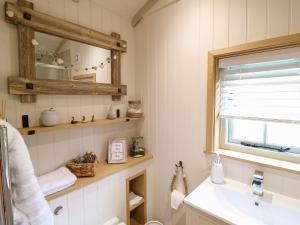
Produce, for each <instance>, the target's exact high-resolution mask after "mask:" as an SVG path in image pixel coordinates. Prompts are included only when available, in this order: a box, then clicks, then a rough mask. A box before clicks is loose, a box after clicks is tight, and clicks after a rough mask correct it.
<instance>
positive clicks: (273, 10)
mask: <svg viewBox="0 0 300 225" xmlns="http://www.w3.org/2000/svg"><path fill="white" fill-rule="evenodd" d="M289 13H290V0H268V34H267V35H268V38H271V37H277V36H283V35H288V34H289Z"/></svg>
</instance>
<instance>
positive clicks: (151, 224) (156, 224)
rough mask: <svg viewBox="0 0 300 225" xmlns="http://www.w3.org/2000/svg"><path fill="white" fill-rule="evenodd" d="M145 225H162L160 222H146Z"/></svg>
mask: <svg viewBox="0 0 300 225" xmlns="http://www.w3.org/2000/svg"><path fill="white" fill-rule="evenodd" d="M145 225H163V224H162V223H161V222H158V221H148V222H147V223H145Z"/></svg>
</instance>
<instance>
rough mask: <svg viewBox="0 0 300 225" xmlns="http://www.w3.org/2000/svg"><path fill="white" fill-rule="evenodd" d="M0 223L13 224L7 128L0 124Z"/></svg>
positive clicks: (4, 224)
mask: <svg viewBox="0 0 300 225" xmlns="http://www.w3.org/2000/svg"><path fill="white" fill-rule="evenodd" d="M0 150H1V151H0V224H1V225H2V224H3V225H13V209H12V198H11V182H10V172H9V165H8V160H9V158H8V141H7V128H6V127H5V126H3V125H0Z"/></svg>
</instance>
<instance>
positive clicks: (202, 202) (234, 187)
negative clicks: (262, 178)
mask: <svg viewBox="0 0 300 225" xmlns="http://www.w3.org/2000/svg"><path fill="white" fill-rule="evenodd" d="M299 188H300V187H299ZM184 202H185V203H186V204H187V205H190V206H191V207H193V208H195V209H198V210H201V211H203V212H205V213H207V214H210V215H212V216H214V217H216V218H218V219H221V220H223V221H224V222H226V223H228V224H236V225H300V200H296V199H293V198H289V197H286V196H284V195H280V194H276V193H273V192H270V191H267V190H264V196H263V197H262V198H261V199H260V201H259V205H258V206H256V205H255V204H254V195H253V194H252V192H251V187H250V186H249V185H246V184H243V183H240V182H237V181H233V180H230V179H226V182H225V184H223V185H216V184H213V183H212V182H211V181H210V178H207V179H206V180H205V181H204V182H203V183H202V184H200V185H199V186H198V187H197V188H196V189H195V190H194V191H193V192H192V193H191V194H189V195H188V196H187V197H186V198H185V200H184Z"/></svg>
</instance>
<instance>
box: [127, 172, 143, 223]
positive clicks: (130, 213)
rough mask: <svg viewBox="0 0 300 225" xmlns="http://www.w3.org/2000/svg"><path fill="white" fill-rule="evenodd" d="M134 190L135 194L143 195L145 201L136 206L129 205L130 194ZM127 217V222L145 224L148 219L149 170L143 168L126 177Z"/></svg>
mask: <svg viewBox="0 0 300 225" xmlns="http://www.w3.org/2000/svg"><path fill="white" fill-rule="evenodd" d="M131 191H133V192H134V193H135V194H137V195H139V196H141V197H143V202H141V203H140V204H138V205H135V206H134V207H132V208H131V207H130V205H129V194H130V192H131ZM126 217H127V224H128V225H134V224H145V223H146V221H147V172H146V170H142V171H140V172H138V173H136V174H135V175H133V176H130V177H128V178H127V179H126Z"/></svg>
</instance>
